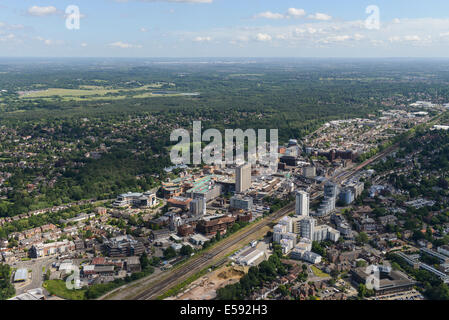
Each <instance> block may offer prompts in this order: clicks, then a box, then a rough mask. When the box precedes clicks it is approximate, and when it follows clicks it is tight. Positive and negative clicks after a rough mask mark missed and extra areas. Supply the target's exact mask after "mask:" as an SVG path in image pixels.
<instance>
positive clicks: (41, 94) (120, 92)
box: [20, 83, 181, 101]
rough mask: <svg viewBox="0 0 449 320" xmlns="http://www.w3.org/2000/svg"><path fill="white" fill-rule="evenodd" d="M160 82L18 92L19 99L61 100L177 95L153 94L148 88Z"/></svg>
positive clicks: (160, 85) (159, 85) (168, 94)
mask: <svg viewBox="0 0 449 320" xmlns="http://www.w3.org/2000/svg"><path fill="white" fill-rule="evenodd" d="M162 86H163V84H162V83H154V84H148V85H145V86H142V87H139V88H119V89H116V88H111V87H106V86H94V85H84V86H80V88H79V89H63V88H49V89H45V90H32V91H25V92H20V98H21V99H45V100H48V99H50V100H51V99H53V98H55V97H57V98H61V99H63V100H77V101H83V100H117V99H125V98H127V97H128V96H132V97H134V98H149V97H156V96H162V97H165V96H178V95H181V94H179V93H173V94H170V93H167V94H157V95H156V94H153V93H152V92H150V91H149V90H152V89H158V88H161V87H162Z"/></svg>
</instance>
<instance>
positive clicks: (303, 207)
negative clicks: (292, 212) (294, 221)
mask: <svg viewBox="0 0 449 320" xmlns="http://www.w3.org/2000/svg"><path fill="white" fill-rule="evenodd" d="M296 215H298V216H305V217H308V216H309V194H308V193H307V192H305V191H302V190H301V191H298V192H296Z"/></svg>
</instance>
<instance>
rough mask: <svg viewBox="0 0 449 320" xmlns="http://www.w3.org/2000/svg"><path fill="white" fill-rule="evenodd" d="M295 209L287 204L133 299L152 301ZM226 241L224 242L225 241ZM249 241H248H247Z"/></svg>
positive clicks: (292, 205) (293, 205)
mask: <svg viewBox="0 0 449 320" xmlns="http://www.w3.org/2000/svg"><path fill="white" fill-rule="evenodd" d="M294 208H295V203H294V202H292V203H290V204H288V205H287V206H285V207H283V208H282V209H280V210H279V211H278V212H276V213H275V214H274V215H272V216H270V217H269V218H267V219H265V220H263V221H262V222H261V223H258V224H256V225H254V226H252V228H250V229H248V230H246V231H245V232H244V233H242V234H240V235H239V236H238V237H236V238H232V239H231V240H229V241H227V242H226V243H222V244H221V245H220V246H219V247H217V249H216V250H214V251H213V252H208V253H205V254H203V255H201V256H200V257H198V258H196V259H195V260H194V261H192V262H190V263H189V264H188V265H185V266H182V267H181V268H179V269H177V270H175V271H173V272H172V274H171V275H170V276H169V277H168V278H165V279H161V280H160V281H159V282H158V283H155V284H154V285H153V286H152V287H151V288H150V289H148V290H146V291H145V292H143V293H141V294H139V295H138V296H136V297H135V298H134V299H137V300H149V299H154V298H156V297H157V296H159V295H161V294H163V293H164V291H166V290H167V289H169V288H171V287H172V286H174V285H176V283H180V282H182V281H185V280H186V279H188V278H189V277H190V276H192V275H193V274H195V273H197V272H199V271H201V270H202V269H204V268H207V267H208V266H209V265H210V264H211V263H212V262H213V260H214V259H216V258H217V257H219V256H220V255H227V254H229V253H230V252H231V251H230V249H231V248H232V247H233V246H235V245H237V244H238V243H239V242H244V241H246V240H245V239H246V238H249V237H250V236H251V235H252V234H253V233H254V231H255V230H257V229H261V228H263V227H265V226H267V225H269V224H270V223H273V222H274V221H276V220H277V219H280V218H282V217H283V216H284V215H286V214H287V213H289V212H291V211H292V210H293V209H294ZM225 241H226V240H225ZM248 241H249V239H248ZM225 261H226V259H225V258H223V259H222V260H220V261H219V262H218V263H216V265H219V264H222V263H223V262H225Z"/></svg>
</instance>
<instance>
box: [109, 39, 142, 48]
mask: <svg viewBox="0 0 449 320" xmlns="http://www.w3.org/2000/svg"><path fill="white" fill-rule="evenodd" d="M109 46H110V47H115V48H122V49H129V48H142V45H135V44H130V43H127V42H123V41H116V42H113V43H110V44H109Z"/></svg>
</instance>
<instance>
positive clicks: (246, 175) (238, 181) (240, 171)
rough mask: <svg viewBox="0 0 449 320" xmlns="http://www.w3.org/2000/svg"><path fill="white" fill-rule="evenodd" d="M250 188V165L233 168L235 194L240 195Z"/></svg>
mask: <svg viewBox="0 0 449 320" xmlns="http://www.w3.org/2000/svg"><path fill="white" fill-rule="evenodd" d="M250 187H251V163H246V164H242V165H240V166H238V167H237V168H235V192H237V193H242V192H245V191H246V190H248V189H249V188H250Z"/></svg>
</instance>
